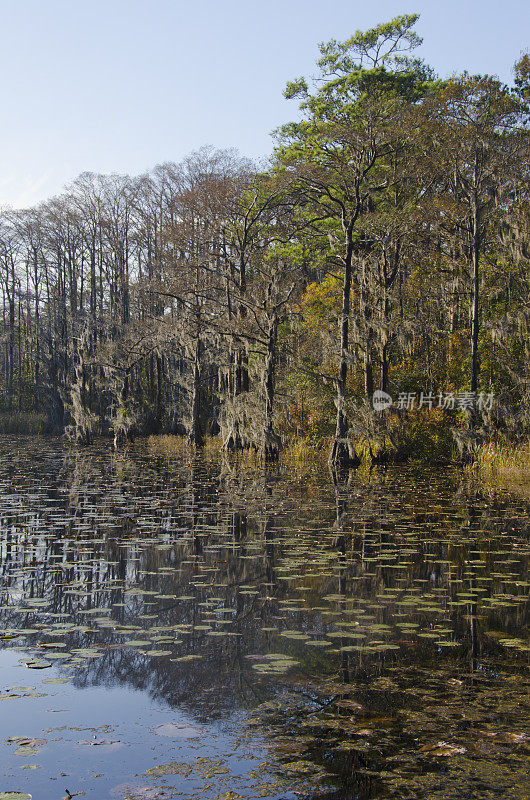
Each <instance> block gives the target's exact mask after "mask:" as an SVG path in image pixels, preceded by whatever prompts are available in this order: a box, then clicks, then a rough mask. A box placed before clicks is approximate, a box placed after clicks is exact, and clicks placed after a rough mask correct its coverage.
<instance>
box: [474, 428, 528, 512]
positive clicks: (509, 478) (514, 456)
mask: <svg viewBox="0 0 530 800" xmlns="http://www.w3.org/2000/svg"><path fill="white" fill-rule="evenodd" d="M471 471H472V473H473V474H474V475H477V476H478V477H480V478H481V479H482V480H483V481H484V482H485V483H486V484H488V485H489V486H490V487H491V488H493V489H495V488H496V489H504V490H506V491H509V492H511V493H512V494H515V495H517V496H518V497H522V498H524V499H527V500H530V439H529V440H528V441H526V442H520V443H519V444H513V445H506V444H497V443H495V442H489V443H488V444H484V445H482V447H481V448H480V450H479V452H478V455H477V457H476V459H475V462H474V464H473V465H472V467H471Z"/></svg>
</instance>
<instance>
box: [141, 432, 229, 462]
mask: <svg viewBox="0 0 530 800" xmlns="http://www.w3.org/2000/svg"><path fill="white" fill-rule="evenodd" d="M147 444H148V447H149V450H150V452H151V454H152V455H154V456H157V455H158V456H165V457H166V458H184V459H190V458H193V456H194V455H195V454H196V453H197V448H196V447H195V446H194V445H193V444H191V443H190V442H189V441H188V439H187V438H186V437H185V436H173V435H171V434H159V435H157V436H149V437H148V439H147ZM221 446H222V442H221V439H220V438H219V437H217V436H208V437H206V441H205V443H204V447H203V448H202V450H201V452H202V454H203V456H204V457H205V458H206V459H207V460H211V459H214V458H215V459H217V458H219V455H220V452H221Z"/></svg>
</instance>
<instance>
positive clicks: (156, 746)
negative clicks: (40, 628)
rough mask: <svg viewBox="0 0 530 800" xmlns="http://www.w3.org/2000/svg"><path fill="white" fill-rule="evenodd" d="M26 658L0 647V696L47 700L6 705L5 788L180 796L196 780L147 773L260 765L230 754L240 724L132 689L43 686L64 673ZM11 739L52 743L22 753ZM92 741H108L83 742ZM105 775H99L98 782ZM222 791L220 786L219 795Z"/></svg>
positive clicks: (98, 799)
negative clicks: (190, 764) (171, 767)
mask: <svg viewBox="0 0 530 800" xmlns="http://www.w3.org/2000/svg"><path fill="white" fill-rule="evenodd" d="M24 655H25V654H24V653H23V652H15V651H13V650H4V651H1V650H0V669H1V673H0V675H1V682H0V687H1V688H0V691H1V692H4V691H5V689H6V688H8V687H26V688H27V689H29V688H30V687H31V690H32V691H34V692H36V693H41V692H42V693H44V692H45V693H46V696H45V697H23V696H21V697H20V698H18V699H12V700H3V701H1V704H0V764H1V765H2V772H3V776H4V777H3V778H2V779H1V780H2V782H1V783H0V791H25V792H30V793H31V794H33V797H34V800H58V798H59V797H62V796H63V795H64V794H65V789H68V790H69V791H70V792H71V793H72V794H73V793H74V792H81V791H84V792H86V795H85V796H86V797H87V798H94V800H107V799H108V800H111V798H114V800H115V798H116V797H118V798H119V797H121V792H120V791H118V790H117V789H116V787H118V786H120V785H121V786H124V785H127V786H138V787H155V786H178V789H179V791H181V792H186V791H187V790H190V791H191V790H192V789H193V788H194V787H197V786H198V784H200V780H198V778H197V776H196V775H192V776H190V778H189V779H184V778H183V777H182V776H172V775H169V776H167V777H166V778H165V779H163V780H162V779H161V778H153V777H151V776H147V775H145V774H144V773H145V771H146V770H147V769H150V768H151V767H154V766H155V765H158V764H166V763H169V762H171V761H179V762H184V761H193V760H195V759H196V758H203V757H205V756H208V757H209V758H211V759H221V758H223V759H226V762H227V764H226V766H227V767H228V768H229V769H230V777H231V778H234V777H236V776H238V775H245V773H246V772H247V770H249V769H252V767H255V766H256V764H257V763H258V759H259V755H260V754H259V753H254V758H252V759H248V758H247V757H244V758H243V756H246V755H247V754H248V753H247V750H246V749H245V747H244V746H243V747H242V748H241V749H238V750H237V752H235V753H234V752H231V751H232V750H233V748H234V741H235V740H234V737H233V736H231V735H230V729H231V728H232V730H235V728H236V725H237V720H236V719H234V720H231V721H230V720H228V721H227V720H224V721H223V722H214V723H213V724H209V725H204V724H198V723H197V722H196V721H195V720H193V719H192V718H191V716H189V715H186V714H185V713H183V712H182V711H180V710H179V709H172V708H170V707H169V706H168V705H167V704H165V703H163V702H159V701H156V700H151V699H150V698H149V696H148V695H147V694H146V693H145V692H142V691H138V690H135V689H132V688H131V687H130V686H127V685H124V686H113V687H110V688H106V687H103V688H98V687H88V688H84V689H77V688H75V687H74V686H73V685H72V684H71V683H68V684H61V685H53V684H47V683H43V680H49V679H53V678H57V677H65V675H66V674H67V673H65V671H64V670H59V669H56V668H54V667H51V668H50V669H43V670H29V669H26V668H25V667H23V666H21V665H20V664H19V663H18V662H19V659H20V658H22V657H23V656H24ZM33 687H34V688H33ZM13 694H19V695H23V694H24V692H21V691H18V692H13ZM51 728H53V729H54V730H50V729H51ZM62 728H64V729H62ZM73 728H88V729H89V730H72V729H73ZM14 736H27V737H28V738H34V739H47V744H46V745H43V746H42V747H41V748H39V750H38V752H37V753H36V754H34V755H30V756H18V755H14V751H15V749H16V745H13V744H11V745H8V744H7V743H6V740H7V739H8V738H9V737H14ZM92 741H97V742H108V744H98V745H91V744H86V743H87V742H92ZM261 756H262V758H263V754H261ZM24 764H38V766H39V769H37V770H25V769H22V767H23V766H24ZM100 773H101V777H98V778H97V779H94V777H93V776H94V775H95V774H100ZM228 788H230V787H225V789H224V790H225V791H226V790H227V789H228ZM113 789H114V790H115V792H114V793H113V791H112V790H113ZM222 789H223V787H222V786H221V787H219V786H218V790H219V791H220V790H222ZM116 792H117V793H116ZM206 796H208V795H206Z"/></svg>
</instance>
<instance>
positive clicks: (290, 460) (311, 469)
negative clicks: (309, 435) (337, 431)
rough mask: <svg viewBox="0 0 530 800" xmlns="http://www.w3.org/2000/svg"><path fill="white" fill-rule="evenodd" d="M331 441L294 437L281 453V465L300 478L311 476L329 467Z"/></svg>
mask: <svg viewBox="0 0 530 800" xmlns="http://www.w3.org/2000/svg"><path fill="white" fill-rule="evenodd" d="M330 449H331V443H330V442H329V441H327V440H325V441H319V442H317V443H315V442H313V441H311V440H307V439H293V440H292V441H291V442H289V444H288V445H287V447H285V448H284V449H283V450H282V451H281V453H280V460H279V464H280V467H281V468H283V469H285V470H287V471H289V472H291V473H293V474H295V475H297V476H298V477H300V478H309V477H311V476H313V475H316V474H318V473H320V472H322V471H323V470H325V469H326V468H327V463H328V457H329V452H330Z"/></svg>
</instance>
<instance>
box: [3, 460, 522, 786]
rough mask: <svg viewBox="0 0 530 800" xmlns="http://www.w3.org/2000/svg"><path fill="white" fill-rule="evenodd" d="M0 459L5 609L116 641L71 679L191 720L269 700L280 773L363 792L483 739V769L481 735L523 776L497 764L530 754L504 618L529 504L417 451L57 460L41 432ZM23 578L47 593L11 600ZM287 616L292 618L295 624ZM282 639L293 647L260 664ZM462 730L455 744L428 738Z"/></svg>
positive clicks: (429, 767)
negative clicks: (411, 465)
mask: <svg viewBox="0 0 530 800" xmlns="http://www.w3.org/2000/svg"><path fill="white" fill-rule="evenodd" d="M0 463H1V464H2V467H3V484H2V487H3V492H2V499H1V501H0V519H1V522H2V532H1V547H2V562H1V566H0V569H1V574H2V578H3V582H2V592H3V594H2V602H1V605H2V609H0V626H2V627H4V628H16V627H18V628H20V627H22V626H23V627H32V626H35V625H37V626H38V625H42V626H43V627H42V633H41V634H39V637H38V638H40V639H42V640H47V639H52V640H53V637H54V632H56V631H57V627H54V618H53V617H50V616H47V615H49V614H62V615H64V616H63V617H62V618H58V619H59V620H60V621H61V622H64V621H67V622H68V623H70V625H71V627H70V628H69V630H68V632H67V634H66V635H65V636H64V637H63V638H62V640H63V641H64V642H65V644H66V645H67V648H68V649H69V650H74V649H77V648H91V647H95V648H97V649H98V651H99V652H100V653H101V655H100V657H98V658H95V659H86V660H85V659H83V660H82V661H81V662H80V663H79V664H78V665H77V666H76V671H75V683H76V685H78V686H83V685H111V684H113V683H123V684H130V685H132V686H134V687H136V688H138V689H140V690H142V691H147V692H149V693H150V694H151V695H152V696H153V697H156V698H160V699H162V700H165V701H167V702H168V703H170V704H171V705H174V706H180V707H184V708H186V709H188V711H189V712H190V713H191V714H193V715H195V717H196V718H197V719H198V720H206V719H211V718H216V717H222V716H226V715H228V714H230V713H231V712H233V711H236V710H237V709H238V708H240V707H241V706H245V707H256V706H257V707H258V708H259V711H258V714H257V717H256V719H258V720H259V721H260V722H261V723H262V724H263V728H262V730H263V731H264V732H266V731H269V732H270V733H271V748H272V749H274V750H275V751H276V752H278V754H279V756H280V757H281V760H282V762H284V764H287V765H289V764H290V765H291V766H286V767H285V769H286V775H287V777H288V776H289V775H290V774H291V772H289V770H291V771H292V772H293V774H294V773H295V772H297V771H298V772H299V773H301V774H302V773H303V772H304V770H306V771H308V774H309V772H310V770H311V765H313V767H314V765H317V767H318V769H320V770H323V771H324V772H328V773H331V774H335V775H342V776H343V777H346V778H347V780H348V782H349V784H350V790H349V791H350V792H352V793H353V794H354V795H356V796H358V797H360V798H368V797H370V796H377V793H378V792H379V791H380V789H379V787H380V786H381V785H382V783H385V785H386V787H387V789H386V790H385V791H390V792H394V793H398V794H394V795H392V796H402V797H408V796H411V797H412V796H415V795H413V794H407V792H409V788H407V787H408V786H409V785H410V786H411V787H414V786H416V788H415V789H414V791H416V792H422V791H428V793H429V794H428V796H429V797H431V796H432V797H436V796H437V795H436V792H437V791H438V789H437V788H436V786H435V785H434V784H435V778H436V776H437V775H438V774H439V768H440V764H441V763H445V765H446V774H447V776H448V777H447V786H448V787H449V789H447V791H448V792H451V791H453V788H454V792H455V793H456V792H457V790H459V787H460V789H461V785H462V780H464V779H463V778H462V777H460V778H459V777H458V774H459V773H458V770H457V768H456V767H454V768H453V766H452V765H453V764H455V765H457V767H458V769H459V770H461V775H468V773H469V771H470V770H471V766H470V764H471V758H472V759H473V763H474V764H475V767H476V768H477V769H478V770H479V772H480V770H482V768H483V766H484V764H485V760H486V755H485V753H484V752H483V751H482V750H480V747H482V744H481V743H482V742H483V741H486V742H489V747H490V752H491V747H493V748H494V753H495V763H496V765H497V767H498V774H497V777H496V778H495V780H494V781H493V783H494V785H495V786H496V787H498V786H501V787H503V791H505V793H506V792H508V793H507V794H505V796H506V797H510V796H511V795H510V794H509V789H507V788H506V786H505V783H506V781H507V773H506V771H505V772H503V768H501V767H500V766H499V764H500V763H501V761H502V757H504V756H503V752H504V751H503V750H502V748H505V752H504V755H505V756H506V757H509V758H510V759H512V760H511V761H510V763H511V765H512V768H513V770H514V771H515V774H516V775H518V774H519V762H518V758H519V756H520V752H519V749H518V748H520V747H523V746H524V744H523V742H522V740H521V742H518V741H517V740H516V739H514V740H513V741H511V744H510V738H509V737H510V735H511V734H513V736H517V735H518V732H519V731H520V729H521V725H522V723H523V716H522V715H521V716H520V718H518V717H517V714H516V713H515V711H514V709H515V708H518V709H520V708H522V705H521V704H522V703H524V702H525V701H524V692H525V691H526V686H525V684H524V682H523V681H522V679H521V676H520V673H519V671H518V667H517V664H518V662H517V658H519V657H520V654H519V651H517V650H513V651H512V654H513V658H510V657H509V653H507V649H506V647H505V646H504V645H503V644H502V642H501V638H502V637H503V636H504V637H521V636H522V635H523V633H524V630H525V625H526V624H527V620H528V616H527V608H526V607H525V604H524V603H523V602H521V600H523V599H524V595H527V586H526V587H525V574H526V573H525V570H526V567H527V562H528V541H527V538H525V537H527V534H528V529H529V528H528V517H527V516H526V515H525V514H524V512H523V509H521V508H520V507H517V506H513V505H512V504H511V503H510V502H509V501H508V500H504V501H501V500H499V501H495V502H493V503H491V502H487V501H486V500H485V499H484V498H482V497H480V496H478V495H476V494H473V493H472V494H470V493H469V492H467V491H466V490H465V487H464V488H462V489H459V490H458V491H455V490H456V487H457V482H458V479H457V478H456V476H454V475H448V476H446V477H444V476H440V477H438V478H437V479H436V480H435V481H433V480H432V478H428V476H425V475H418V474H415V473H413V472H411V471H408V472H407V471H406V470H403V469H400V470H388V471H384V472H377V471H374V473H372V474H371V475H370V476H365V477H363V476H359V475H356V474H353V473H352V474H351V475H350V476H349V477H348V478H347V479H342V478H340V477H337V476H335V477H334V479H333V480H331V481H328V482H322V483H319V484H307V485H300V484H296V483H295V482H290V481H288V480H285V479H284V478H283V476H281V475H280V474H278V473H274V472H260V471H259V470H258V471H255V472H254V473H249V472H248V471H247V472H245V471H244V470H243V469H241V467H240V466H238V465H237V464H233V465H232V467H231V468H228V467H226V465H225V466H224V467H223V468H219V467H217V466H216V465H213V466H209V467H208V466H205V464H204V463H202V462H200V461H198V460H191V461H189V462H188V461H186V460H184V459H181V460H180V461H179V460H178V459H177V460H171V459H168V458H162V457H161V458H155V457H153V456H149V457H146V455H145V453H144V452H143V450H142V448H141V447H139V448H133V449H131V450H129V451H128V452H127V453H126V454H124V455H120V456H119V457H115V456H111V457H109V456H107V455H106V454H105V452H102V451H101V449H98V448H97V447H94V448H89V449H88V450H86V451H85V452H84V453H83V455H82V456H77V455H76V454H74V453H71V454H70V453H69V452H67V454H66V456H65V457H64V459H63V457H62V455H61V453H60V452H53V451H50V450H47V449H46V448H42V446H39V447H36V446H33V447H31V446H30V447H28V449H27V451H21V452H19V453H17V454H16V455H15V456H13V455H9V456H7V455H1V456H0ZM21 476H23V477H21ZM135 592H137V593H135ZM144 593H145V594H144ZM149 593H151V594H149ZM19 597H23V598H25V600H26V601H27V600H28V599H30V600H31V599H32V598H46V599H47V604H46V606H45V607H44V608H36V609H34V610H30V609H28V608H27V607H26V608H25V609H22V608H20V610H17V608H19V607H20V600H19ZM181 598H189V599H181ZM23 605H26V606H27V603H24V604H23ZM92 609H97V610H98V612H100V614H95V615H90V614H89V615H87V614H86V613H84V612H87V611H91V610H92ZM105 609H107V610H110V614H107V615H105V614H104V613H103V612H104V610H105ZM99 616H101V617H103V618H104V617H105V616H108V618H109V620H110V622H109V624H104V620H103V622H101V621H100V620H99V619H98V618H99ZM204 625H207V626H209V627H210V628H211V629H212V631H208V630H201V626H204ZM134 626H137V627H136V628H135V627H134ZM160 626H161V628H162V629H160ZM123 629H126V630H123ZM164 629H165V630H164ZM168 629H169V631H168ZM293 629H294V631H295V634H297V635H298V637H299V638H296V636H295V638H290V636H289V635H287V636H282V633H287V634H289V631H290V630H293ZM223 631H228V632H229V634H230V635H226V636H217V635H211V633H212V632H213V633H215V634H217V633H222V632H223ZM168 632H169V633H170V634H171V636H172V637H173V639H175V638H178V639H181V640H182V641H181V643H179V644H175V645H173V644H172V643H168V642H165V641H164V638H165V636H166V635H167V634H168ZM420 634H421V635H420ZM423 635H425V638H422V636H423ZM300 637H301V638H300ZM327 637H329V639H328V640H327V641H328V644H327V645H326V646H325V647H322V649H321V648H317V647H315V648H312V647H310V646H308V645H307V644H306V642H307V640H311V639H317V640H322V641H323V642H324V644H326V638H327ZM356 637H357V638H356ZM429 637H430V638H429ZM433 637H434V638H433ZM131 638H133V639H139V640H143V639H144V638H145V639H146V640H149V642H150V645H149V649H155V650H156V649H157V648H158V649H162V650H164V649H166V648H167V649H170V650H171V652H172V655H171V656H160V657H151V656H148V655H144V654H142V653H141V652H139V648H136V647H129V646H126V644H127V641H128V640H130V639H131ZM160 639H162V641H160ZM438 639H440V640H443V646H441V647H437V646H436V645H435V642H436V641H437V640H438ZM29 641H31V639H30V640H29ZM15 642H16V643H18V644H20V640H15ZM452 643H454V644H455V646H454V647H453V646H452ZM142 649H146V650H147V647H145V648H142ZM278 651H280V652H282V653H286V654H287V655H289V657H291V658H293V659H294V660H295V661H298V662H299V663H298V665H297V666H296V667H294V668H291V669H290V670H289V671H288V672H286V673H285V674H274V675H270V674H267V673H266V670H265V671H264V672H263V671H262V672H259V671H258V672H256V670H255V669H254V665H255V664H256V663H258V664H259V663H261V662H259V658H260V657H261V656H263V655H267V654H269V653H271V652H273V653H274V652H278ZM40 654H41V655H42V652H41V653H40ZM196 655H198V656H200V658H198V659H197V660H193V661H171V658H173V657H176V658H185V657H186V656H196ZM249 656H250V658H249ZM254 658H257V659H258V661H257V662H256V661H255V660H253V659H254ZM517 681H519V682H517ZM263 703H266V704H268V705H265V706H263ZM518 704H519V705H518ZM449 734H450V736H451V737H452V738H451V742H449V743H448V746H450V747H453V748H456V749H457V751H458V750H459V749H460V750H462V748H463V749H464V751H465V752H463V753H458V759H456V758H454V759H453V758H452V756H451V754H450V753H449V754H445V755H437V753H436V752H435V750H436V748H435V745H437V743H438V742H439V741H441V742H445V741H446V740H447V737H448V736H449ZM489 734H495V735H494V736H493V735H492V736H490V735H489ZM503 737H504V738H503ZM477 741H478V742H479V744H477V743H476V742H477ZM479 745H480V747H479ZM429 747H431V748H434V749H430V750H429V749H428V748H429ZM477 747H479V751H478V752H477V750H476V748H477ZM422 748H427V749H423V750H422ZM473 748H475V749H473ZM442 749H443V748H442ZM501 756H502V757H501ZM436 759H445V761H443V762H440V761H437V760H436ZM297 762H300V763H298V766H296V764H297ZM293 765H294V766H293ZM513 770H512V771H513ZM385 773H386V775H385ZM314 774H315V773H314ZM422 774H423V777H421V775H422ZM481 774H482V773H481ZM316 775H317V776H319V780H322V772H317V773H316ZM403 776H408V777H407V778H406V780H405V777H403ZM402 778H403V781H405V783H402V782H401V783H400V781H401V780H402ZM484 780H485V778H484ZM406 781H408V784H407V783H406ZM422 781H423V783H422ZM459 781H460V782H459ZM514 781H516V778H514ZM514 785H515V784H514ZM426 787H427V788H426ZM451 787H453V788H451ZM381 791H382V790H381ZM410 791H412V789H411V790H410ZM481 791H482V790H481ZM485 791H486V790H484V792H485ZM399 792H401V794H399ZM440 796H443V795H440ZM451 796H452V795H451V794H450V793H448V794H447V797H451ZM455 796H456V795H455ZM479 796H480V797H488V794H487V793H486V794H483V795H479ZM514 797H515V795H514Z"/></svg>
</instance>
